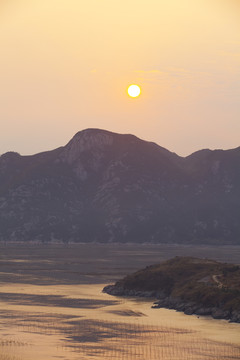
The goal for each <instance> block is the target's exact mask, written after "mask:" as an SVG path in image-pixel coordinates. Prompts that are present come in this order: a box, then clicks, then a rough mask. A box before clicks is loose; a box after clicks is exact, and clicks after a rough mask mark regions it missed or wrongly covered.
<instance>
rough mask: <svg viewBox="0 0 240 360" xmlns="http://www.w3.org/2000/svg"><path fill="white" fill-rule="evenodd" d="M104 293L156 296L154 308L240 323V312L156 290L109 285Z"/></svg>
mask: <svg viewBox="0 0 240 360" xmlns="http://www.w3.org/2000/svg"><path fill="white" fill-rule="evenodd" d="M103 292H104V293H107V294H109V295H113V296H132V297H145V298H155V299H157V301H156V302H154V304H153V306H152V308H167V309H174V310H177V311H181V312H184V314H186V315H198V316H207V315H208V316H212V317H213V318H214V319H224V320H228V321H230V322H235V323H240V312H238V311H236V310H233V311H226V310H224V309H223V308H221V307H213V306H209V307H206V306H203V305H202V304H201V303H196V302H191V301H189V302H186V301H183V300H182V299H180V298H174V297H172V296H166V294H164V293H163V292H162V293H161V292H156V291H139V290H133V289H125V288H123V287H121V286H116V285H107V286H105V287H104V289H103Z"/></svg>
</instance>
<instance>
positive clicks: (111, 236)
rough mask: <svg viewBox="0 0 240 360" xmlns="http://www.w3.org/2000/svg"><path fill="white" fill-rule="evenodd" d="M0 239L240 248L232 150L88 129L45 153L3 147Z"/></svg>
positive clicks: (236, 158) (239, 160)
mask: <svg viewBox="0 0 240 360" xmlns="http://www.w3.org/2000/svg"><path fill="white" fill-rule="evenodd" d="M0 240H1V241H46V242H47V241H56V240H59V241H63V242H70V241H74V242H93V241H99V242H159V243H193V244H194V243H195V244H196V243H197V244H199V243H201V244H240V147H238V148H236V149H232V150H225V151H223V150H214V151H211V150H200V151H197V152H195V153H193V154H192V155H190V156H188V157H186V158H183V157H180V156H178V155H176V154H174V153H171V152H169V151H168V150H166V149H164V148H162V147H160V146H158V145H157V144H155V143H150V142H146V141H143V140H140V139H139V138H137V137H135V136H133V135H120V134H116V133H112V132H109V131H105V130H99V129H87V130H83V131H80V132H78V133H77V134H76V135H75V136H74V137H73V138H72V139H71V141H70V142H69V143H68V144H67V145H66V146H63V147H60V148H58V149H55V150H53V151H48V152H44V153H40V154H36V155H32V156H21V155H19V154H17V153H14V152H8V153H6V154H4V155H2V156H1V157H0Z"/></svg>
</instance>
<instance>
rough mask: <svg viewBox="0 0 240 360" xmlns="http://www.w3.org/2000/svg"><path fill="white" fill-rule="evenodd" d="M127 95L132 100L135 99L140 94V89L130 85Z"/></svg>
mask: <svg viewBox="0 0 240 360" xmlns="http://www.w3.org/2000/svg"><path fill="white" fill-rule="evenodd" d="M127 92H128V95H129V96H130V97H132V98H136V97H138V96H139V95H140V94H141V88H140V86H138V85H135V84H132V85H130V86H129V87H128V90H127Z"/></svg>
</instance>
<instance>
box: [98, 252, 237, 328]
mask: <svg viewBox="0 0 240 360" xmlns="http://www.w3.org/2000/svg"><path fill="white" fill-rule="evenodd" d="M103 292H105V293H107V294H110V295H115V296H134V297H153V298H155V299H156V300H157V301H156V302H155V303H154V305H153V306H152V307H153V308H168V309H175V310H177V311H183V312H184V313H185V314H187V315H192V314H196V315H199V316H200V315H210V316H212V317H213V318H215V319H226V320H229V321H231V322H237V323H240V266H239V265H234V264H229V263H220V262H217V261H214V260H209V259H199V258H194V257H180V256H177V257H175V258H173V259H170V260H167V261H164V262H162V263H160V264H156V265H151V266H147V267H146V268H145V269H142V270H139V271H137V272H135V273H133V274H130V275H127V276H126V277H124V278H123V279H121V280H119V281H117V282H116V283H115V284H114V285H108V286H105V287H104V289H103Z"/></svg>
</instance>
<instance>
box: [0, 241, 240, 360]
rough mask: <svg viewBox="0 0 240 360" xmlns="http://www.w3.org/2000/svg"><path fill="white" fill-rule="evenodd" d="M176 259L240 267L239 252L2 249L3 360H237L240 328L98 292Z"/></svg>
mask: <svg viewBox="0 0 240 360" xmlns="http://www.w3.org/2000/svg"><path fill="white" fill-rule="evenodd" d="M174 256H196V257H201V258H209V259H215V260H218V261H224V262H231V263H236V264H240V247H237V246H236V247H234V246H221V247H210V246H183V245H163V244H161V245H154V244H152V245H149V244H141V245H139V244H96V243H93V244H24V243H23V244H9V243H7V244H0V360H54V359H55V360H56V359H62V360H90V359H91V360H99V359H111V360H115V359H116V360H161V359H162V360H230V359H240V324H236V323H229V322H228V321H226V320H216V319H212V318H211V317H207V316H205V317H204V316H195V315H185V314H183V313H181V312H177V311H175V310H168V309H154V308H152V305H153V303H154V301H155V300H156V299H153V298H148V299H146V298H137V299H136V298H131V297H114V296H110V295H108V294H105V293H103V292H102V289H103V287H104V286H105V285H108V284H112V283H115V281H117V280H119V279H121V278H122V277H123V276H125V275H127V274H129V273H132V272H134V271H136V270H139V269H142V268H144V267H146V266H148V265H152V264H156V263H159V262H161V261H164V260H167V259H169V258H172V257H174Z"/></svg>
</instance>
